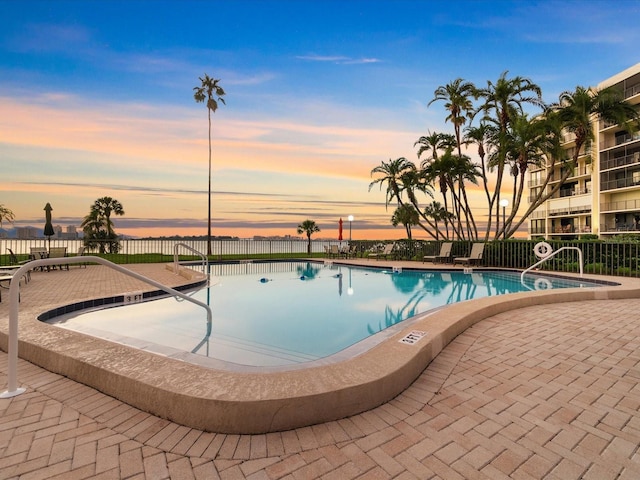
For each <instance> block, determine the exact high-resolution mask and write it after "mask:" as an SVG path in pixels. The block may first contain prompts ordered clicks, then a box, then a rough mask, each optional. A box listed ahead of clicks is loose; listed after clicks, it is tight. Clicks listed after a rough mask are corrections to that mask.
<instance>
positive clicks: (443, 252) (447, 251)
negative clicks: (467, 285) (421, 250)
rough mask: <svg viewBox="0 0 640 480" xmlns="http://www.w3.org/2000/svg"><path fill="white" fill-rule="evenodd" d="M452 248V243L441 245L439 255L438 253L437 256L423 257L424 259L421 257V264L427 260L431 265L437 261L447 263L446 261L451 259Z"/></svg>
mask: <svg viewBox="0 0 640 480" xmlns="http://www.w3.org/2000/svg"><path fill="white" fill-rule="evenodd" d="M452 246H453V243H451V242H445V243H443V244H442V246H441V247H440V253H438V255H425V256H424V257H422V263H424V262H426V261H427V260H428V261H430V262H433V263H436V262H438V261H442V262H443V263H447V261H448V260H450V259H451V247H452Z"/></svg>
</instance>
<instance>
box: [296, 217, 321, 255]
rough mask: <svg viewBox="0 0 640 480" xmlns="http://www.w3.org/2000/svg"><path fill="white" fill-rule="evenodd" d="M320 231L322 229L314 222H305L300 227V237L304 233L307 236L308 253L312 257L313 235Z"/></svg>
mask: <svg viewBox="0 0 640 480" xmlns="http://www.w3.org/2000/svg"><path fill="white" fill-rule="evenodd" d="M319 231H320V227H318V225H316V222H314V221H313V220H305V221H304V222H302V223H301V224H300V225H298V235H302V234H303V233H304V234H305V235H306V236H307V253H308V254H309V255H311V235H313V234H314V233H316V232H319Z"/></svg>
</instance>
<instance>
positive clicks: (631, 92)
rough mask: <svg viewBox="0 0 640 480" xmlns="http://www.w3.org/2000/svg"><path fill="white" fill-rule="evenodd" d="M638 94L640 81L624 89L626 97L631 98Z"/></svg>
mask: <svg viewBox="0 0 640 480" xmlns="http://www.w3.org/2000/svg"><path fill="white" fill-rule="evenodd" d="M638 94H640V83H636V84H635V85H632V86H630V87H627V88H625V90H624V98H631V97H634V96H636V95H638Z"/></svg>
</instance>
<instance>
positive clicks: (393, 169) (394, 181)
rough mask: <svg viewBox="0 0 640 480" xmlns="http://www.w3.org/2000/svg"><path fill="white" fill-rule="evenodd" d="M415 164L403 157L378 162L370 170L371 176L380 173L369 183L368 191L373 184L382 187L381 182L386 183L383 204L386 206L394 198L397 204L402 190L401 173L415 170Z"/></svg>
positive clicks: (399, 201) (400, 201)
mask: <svg viewBox="0 0 640 480" xmlns="http://www.w3.org/2000/svg"><path fill="white" fill-rule="evenodd" d="M415 169H416V166H415V165H414V164H413V162H411V161H409V160H407V159H406V158H404V157H400V158H396V159H395V160H391V159H389V162H388V163H387V162H384V161H382V162H380V165H378V166H377V167H375V168H374V169H373V170H371V176H374V175H381V176H379V177H378V178H376V179H375V180H373V181H372V182H371V183H370V184H369V191H371V189H372V188H373V186H374V185H376V184H379V185H380V189H382V185H383V184H385V183H386V184H387V194H386V199H385V206H386V207H388V206H389V203H390V202H392V201H393V200H396V202H397V203H398V204H401V203H402V199H401V198H400V192H401V190H402V186H401V185H402V180H401V177H402V175H404V174H406V173H407V172H410V171H415Z"/></svg>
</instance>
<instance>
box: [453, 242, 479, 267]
mask: <svg viewBox="0 0 640 480" xmlns="http://www.w3.org/2000/svg"><path fill="white" fill-rule="evenodd" d="M483 253H484V243H474V244H473V246H472V247H471V253H470V254H469V256H468V257H456V258H454V259H453V264H454V265H455V264H456V263H462V264H463V265H471V264H472V263H476V264H478V263H480V260H482V254H483Z"/></svg>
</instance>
